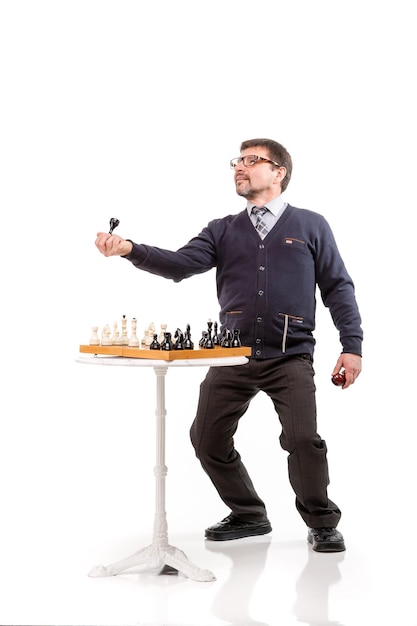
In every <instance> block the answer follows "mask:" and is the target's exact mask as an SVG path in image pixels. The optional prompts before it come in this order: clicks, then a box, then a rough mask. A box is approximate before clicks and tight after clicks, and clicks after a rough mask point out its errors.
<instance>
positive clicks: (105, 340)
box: [101, 324, 113, 346]
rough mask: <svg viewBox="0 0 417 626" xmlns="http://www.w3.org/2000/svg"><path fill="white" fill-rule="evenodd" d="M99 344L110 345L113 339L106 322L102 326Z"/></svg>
mask: <svg viewBox="0 0 417 626" xmlns="http://www.w3.org/2000/svg"><path fill="white" fill-rule="evenodd" d="M101 345H102V346H112V345H113V340H112V338H111V330H110V326H109V325H108V324H106V325H105V327H104V328H103V332H102V334H101Z"/></svg>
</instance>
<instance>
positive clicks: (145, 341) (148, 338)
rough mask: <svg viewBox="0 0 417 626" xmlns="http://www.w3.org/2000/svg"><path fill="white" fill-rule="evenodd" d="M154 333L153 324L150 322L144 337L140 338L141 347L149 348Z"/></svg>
mask: <svg viewBox="0 0 417 626" xmlns="http://www.w3.org/2000/svg"><path fill="white" fill-rule="evenodd" d="M154 332H155V324H154V323H153V322H151V323H150V324H149V326H148V328H146V329H145V331H144V335H143V337H142V346H143V347H144V348H149V346H150V345H151V343H152V341H153V335H154Z"/></svg>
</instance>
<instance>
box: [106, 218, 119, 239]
mask: <svg viewBox="0 0 417 626" xmlns="http://www.w3.org/2000/svg"><path fill="white" fill-rule="evenodd" d="M119 224H120V220H118V219H117V217H111V218H110V230H109V235H112V234H113V231H114V229H115V228H117V226H118V225H119Z"/></svg>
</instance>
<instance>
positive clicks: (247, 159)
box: [230, 154, 281, 170]
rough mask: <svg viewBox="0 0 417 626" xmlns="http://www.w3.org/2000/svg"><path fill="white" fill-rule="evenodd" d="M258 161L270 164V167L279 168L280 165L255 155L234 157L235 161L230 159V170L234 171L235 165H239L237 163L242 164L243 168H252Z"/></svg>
mask: <svg viewBox="0 0 417 626" xmlns="http://www.w3.org/2000/svg"><path fill="white" fill-rule="evenodd" d="M259 161H265V162H266V163H272V165H276V166H277V167H281V165H280V164H279V163H277V162H276V161H271V159H265V158H264V157H261V156H258V155H257V154H247V155H246V156H243V157H236V158H235V159H232V160H231V161H230V167H231V168H232V170H234V169H235V167H236V165H239V163H243V165H244V166H245V167H253V166H254V165H255V164H256V163H258V162H259Z"/></svg>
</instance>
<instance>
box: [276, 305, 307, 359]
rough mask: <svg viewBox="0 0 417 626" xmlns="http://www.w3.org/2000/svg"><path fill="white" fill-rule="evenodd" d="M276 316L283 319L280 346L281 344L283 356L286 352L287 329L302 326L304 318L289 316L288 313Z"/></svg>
mask: <svg viewBox="0 0 417 626" xmlns="http://www.w3.org/2000/svg"><path fill="white" fill-rule="evenodd" d="M278 315H279V316H280V317H282V318H283V319H284V329H283V332H282V344H281V351H282V353H283V354H285V352H286V350H287V339H288V328H289V326H290V325H293V324H297V325H298V324H303V323H304V318H303V317H299V316H297V315H290V314H289V313H278Z"/></svg>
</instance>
